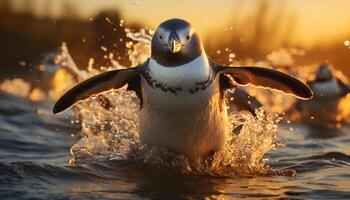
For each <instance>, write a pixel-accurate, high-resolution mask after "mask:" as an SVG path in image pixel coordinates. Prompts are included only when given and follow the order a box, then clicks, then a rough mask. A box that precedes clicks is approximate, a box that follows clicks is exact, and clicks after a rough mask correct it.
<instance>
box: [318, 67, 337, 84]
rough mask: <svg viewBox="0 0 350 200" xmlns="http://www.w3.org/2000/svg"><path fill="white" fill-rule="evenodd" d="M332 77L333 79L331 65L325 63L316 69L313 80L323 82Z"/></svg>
mask: <svg viewBox="0 0 350 200" xmlns="http://www.w3.org/2000/svg"><path fill="white" fill-rule="evenodd" d="M332 79H333V72H332V67H331V66H329V65H327V64H323V65H320V66H319V67H318V69H317V71H316V80H315V81H317V82H324V81H329V80H332Z"/></svg>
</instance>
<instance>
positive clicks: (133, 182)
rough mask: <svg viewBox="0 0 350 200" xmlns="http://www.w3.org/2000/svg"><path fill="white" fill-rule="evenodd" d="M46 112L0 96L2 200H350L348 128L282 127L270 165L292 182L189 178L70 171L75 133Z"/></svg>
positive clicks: (102, 168) (100, 166)
mask: <svg viewBox="0 0 350 200" xmlns="http://www.w3.org/2000/svg"><path fill="white" fill-rule="evenodd" d="M51 107H52V102H47V103H40V104H38V103H33V102H31V101H29V100H26V99H22V98H19V97H15V96H12V95H9V94H6V93H2V92H0V199H205V198H206V199H237V198H252V199H281V198H282V199H350V156H348V155H350V126H344V127H343V128H342V129H340V130H337V131H335V130H324V129H316V128H310V127H307V126H306V125H305V124H302V123H299V124H294V125H291V126H292V128H293V129H295V130H294V131H291V130H290V125H289V124H285V125H283V124H280V125H279V129H278V136H279V137H280V138H281V139H282V140H283V141H284V142H285V143H286V145H285V147H282V148H280V149H278V150H274V151H271V152H270V153H269V154H268V156H269V157H270V164H271V166H272V168H274V169H292V170H295V171H296V172H297V173H296V176H295V177H288V176H253V177H234V178H232V177H210V176H204V175H203V176H194V175H183V174H180V173H178V172H175V171H173V170H170V169H164V168H161V167H159V168H151V167H149V166H145V165H142V164H141V163H135V162H131V161H125V160H112V161H105V162H91V163H89V164H76V165H69V159H70V152H69V151H70V147H71V146H72V144H73V143H74V142H75V141H76V140H77V137H78V135H79V127H76V125H72V124H71V123H70V122H69V120H66V119H64V118H62V117H57V116H53V115H51V112H50V110H51ZM38 108H39V109H38Z"/></svg>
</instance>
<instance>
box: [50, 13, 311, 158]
mask: <svg viewBox="0 0 350 200" xmlns="http://www.w3.org/2000/svg"><path fill="white" fill-rule="evenodd" d="M151 51H152V52H151V57H150V58H149V59H147V60H146V61H145V62H144V63H143V64H140V65H138V66H136V67H133V68H130V69H121V70H112V71H108V72H105V73H102V74H100V75H97V76H95V77H92V78H90V79H88V80H86V81H83V82H82V83H80V84H78V85H77V86H75V87H74V88H72V89H71V90H69V91H68V92H67V93H66V94H64V95H63V96H62V97H61V98H60V99H59V100H58V101H57V103H56V104H55V106H54V108H53V112H54V113H58V112H61V111H63V110H65V109H67V108H69V107H70V106H72V105H74V104H75V103H77V102H78V101H81V100H84V99H87V98H89V97H90V96H91V95H95V94H99V93H101V92H105V91H108V90H112V89H118V88H121V87H122V86H124V85H126V84H127V85H128V90H133V91H135V93H136V94H137V96H138V97H139V98H140V116H139V138H140V142H141V143H143V144H149V145H155V146H161V147H166V148H168V149H171V150H173V151H176V152H179V153H183V154H186V155H187V156H189V157H190V158H193V159H196V158H200V157H205V156H207V155H209V154H210V153H212V152H217V151H220V150H222V149H224V148H225V144H226V142H227V139H228V138H229V137H228V134H230V131H229V130H228V127H229V126H228V118H227V111H226V103H225V101H224V95H225V90H226V89H228V88H235V87H237V86H244V85H248V84H252V85H255V86H259V87H265V88H271V89H276V90H279V91H283V92H285V93H288V94H291V95H294V96H296V97H298V98H301V99H309V98H311V97H312V92H311V90H310V89H309V88H308V87H307V86H306V85H305V84H303V83H302V82H300V81H299V80H297V79H295V78H293V77H291V76H289V75H286V74H284V73H281V72H278V71H274V70H272V69H267V68H261V67H226V66H222V65H219V64H216V63H214V62H212V61H210V60H209V59H208V58H207V55H206V53H205V51H204V48H203V45H202V42H201V40H200V38H199V35H198V34H197V32H196V31H195V30H194V28H193V27H192V26H191V25H190V24H189V23H188V22H186V21H184V20H181V19H170V20H167V21H165V22H163V23H161V24H160V25H159V27H158V28H157V30H156V32H155V34H154V35H153V38H152V43H151Z"/></svg>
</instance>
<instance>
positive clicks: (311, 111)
mask: <svg viewBox="0 0 350 200" xmlns="http://www.w3.org/2000/svg"><path fill="white" fill-rule="evenodd" d="M307 84H308V85H309V87H310V88H311V89H312V91H313V92H314V98H313V99H312V100H311V101H308V102H302V101H298V102H297V104H296V106H295V108H296V109H297V110H298V111H299V112H300V114H301V116H302V117H303V120H304V121H308V122H310V123H315V124H319V125H322V126H329V125H331V126H332V124H333V125H334V123H335V122H341V121H342V118H343V117H345V116H342V109H345V108H342V107H340V106H339V103H340V101H341V100H342V98H343V97H344V96H346V95H347V94H348V93H349V92H350V87H349V86H348V85H347V81H346V80H344V79H343V78H341V77H340V76H336V74H335V71H334V69H333V68H332V67H331V66H329V65H327V64H323V65H320V66H319V67H318V69H317V71H316V78H315V79H314V80H313V81H310V82H308V83H307ZM327 122H330V124H328V123H327Z"/></svg>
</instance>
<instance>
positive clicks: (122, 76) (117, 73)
mask: <svg viewBox="0 0 350 200" xmlns="http://www.w3.org/2000/svg"><path fill="white" fill-rule="evenodd" d="M135 69H136V68H129V69H121V70H112V71H108V72H104V73H102V74H99V75H97V76H94V77H92V78H89V79H87V80H85V81H83V82H81V83H79V84H78V85H76V86H75V87H73V88H72V89H70V90H69V91H68V92H66V93H65V94H64V95H63V96H62V97H61V98H60V99H59V100H58V101H57V102H56V104H55V106H54V108H53V113H59V112H62V111H64V110H66V109H67V108H69V107H71V106H72V105H74V104H76V103H77V102H78V101H82V100H85V99H87V98H89V97H90V96H93V95H97V94H99V93H102V92H105V91H108V90H111V89H118V88H121V87H123V86H124V85H125V84H127V83H130V82H131V81H133V80H135V79H137V78H139V74H138V73H137V72H136V71H135ZM129 86H130V84H129Z"/></svg>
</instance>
